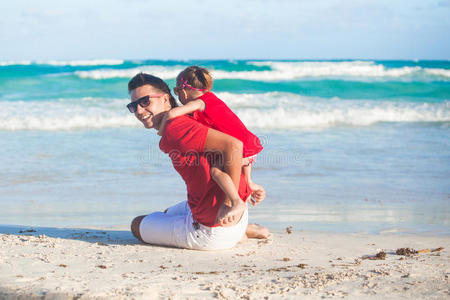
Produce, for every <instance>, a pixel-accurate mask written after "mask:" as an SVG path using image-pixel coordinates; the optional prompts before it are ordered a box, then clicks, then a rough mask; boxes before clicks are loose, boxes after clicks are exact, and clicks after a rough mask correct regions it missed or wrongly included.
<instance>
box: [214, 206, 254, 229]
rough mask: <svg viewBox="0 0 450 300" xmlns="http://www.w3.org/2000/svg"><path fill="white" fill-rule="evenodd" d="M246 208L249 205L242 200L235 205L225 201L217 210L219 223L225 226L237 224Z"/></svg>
mask: <svg viewBox="0 0 450 300" xmlns="http://www.w3.org/2000/svg"><path fill="white" fill-rule="evenodd" d="M246 209H247V205H245V204H244V202H242V201H239V202H238V203H237V204H236V205H235V206H228V205H226V204H225V203H224V204H222V206H220V208H219V211H218V212H217V223H219V224H220V225H222V226H223V227H228V226H233V225H236V224H237V223H238V222H239V221H240V220H241V217H242V214H243V213H244V211H245V210H246Z"/></svg>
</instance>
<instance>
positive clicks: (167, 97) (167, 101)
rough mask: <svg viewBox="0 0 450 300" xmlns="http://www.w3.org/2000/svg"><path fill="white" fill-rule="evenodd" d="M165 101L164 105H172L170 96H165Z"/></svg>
mask: <svg viewBox="0 0 450 300" xmlns="http://www.w3.org/2000/svg"><path fill="white" fill-rule="evenodd" d="M163 100H164V104H166V103H169V105H170V97H169V95H168V94H164V96H163Z"/></svg>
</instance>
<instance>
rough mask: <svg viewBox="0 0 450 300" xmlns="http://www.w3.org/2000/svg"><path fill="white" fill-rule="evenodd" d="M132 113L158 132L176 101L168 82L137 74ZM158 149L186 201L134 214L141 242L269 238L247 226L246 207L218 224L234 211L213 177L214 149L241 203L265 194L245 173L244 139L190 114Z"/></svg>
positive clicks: (224, 244) (169, 128)
mask: <svg viewBox="0 0 450 300" xmlns="http://www.w3.org/2000/svg"><path fill="white" fill-rule="evenodd" d="M128 91H129V92H130V96H131V103H130V104H128V108H129V110H130V112H133V113H134V114H135V116H136V118H137V119H138V120H139V121H141V122H142V123H143V125H144V126H145V128H148V129H150V128H153V129H155V130H157V131H158V130H160V125H161V120H162V118H163V117H164V114H166V113H167V112H168V111H169V110H170V109H171V108H172V107H174V106H176V101H175V99H174V98H173V96H172V95H171V93H170V89H169V87H168V86H167V84H166V83H165V82H164V81H163V80H161V79H160V78H158V77H155V76H152V75H149V74H143V73H140V74H137V75H136V76H135V77H133V78H132V79H131V80H130V82H129V83H128ZM159 147H160V149H161V150H162V151H163V152H165V153H167V154H168V155H169V157H170V158H171V160H172V163H173V166H174V168H175V170H176V171H177V172H178V173H179V174H180V175H181V177H182V178H183V180H184V181H185V183H186V187H187V196H188V201H187V202H186V201H185V202H182V203H179V204H177V205H175V206H173V207H170V208H168V209H167V210H166V211H165V212H155V213H152V214H149V215H147V216H139V217H136V218H135V219H134V220H133V221H132V224H131V231H132V233H133V234H134V236H135V237H137V238H138V239H139V240H141V241H143V242H146V243H150V244H157V245H166V246H174V247H180V248H188V249H198V250H216V249H227V248H232V247H233V246H234V245H236V244H237V243H238V242H239V241H241V240H242V239H244V240H245V239H246V238H247V237H251V238H267V237H268V236H269V231H268V230H267V228H264V227H261V226H258V225H248V210H247V209H246V210H245V211H244V213H243V214H242V215H241V216H240V217H239V218H235V219H232V218H230V219H228V220H224V221H223V223H222V224H218V222H217V220H216V217H217V215H218V213H219V211H220V212H221V213H222V215H224V214H223V212H224V211H225V212H226V211H227V210H229V209H230V204H231V203H227V202H226V201H225V195H224V193H223V191H222V190H221V189H220V187H219V186H218V185H217V184H216V183H215V182H214V180H212V179H211V176H210V173H209V172H210V163H211V162H212V160H214V159H216V156H215V155H212V154H211V153H217V152H218V153H220V154H221V159H222V161H223V168H224V172H225V173H227V174H228V175H229V176H230V177H231V180H232V181H233V183H234V184H235V186H236V189H237V190H238V193H239V196H240V198H241V199H242V201H243V202H247V200H248V199H249V198H250V197H251V196H252V195H253V199H254V201H255V202H256V203H259V202H261V201H262V200H264V198H265V192H264V190H263V189H262V188H261V189H260V190H256V191H251V190H250V188H249V186H248V183H247V182H246V181H245V177H244V175H243V174H242V172H241V160H242V143H241V142H240V141H239V140H237V139H235V138H234V137H231V136H229V135H227V134H224V133H222V132H219V131H217V130H214V129H211V128H208V127H205V126H204V125H202V124H200V123H198V122H196V121H195V120H193V119H192V118H190V117H189V116H180V117H177V118H174V119H172V120H169V121H168V122H167V123H166V126H165V128H164V129H163V130H162V137H161V140H160V143H159Z"/></svg>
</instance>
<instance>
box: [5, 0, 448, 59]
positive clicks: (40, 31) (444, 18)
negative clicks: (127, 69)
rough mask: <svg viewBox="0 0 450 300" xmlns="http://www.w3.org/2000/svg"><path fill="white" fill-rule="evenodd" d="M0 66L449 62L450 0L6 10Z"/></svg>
mask: <svg viewBox="0 0 450 300" xmlns="http://www.w3.org/2000/svg"><path fill="white" fill-rule="evenodd" d="M0 44H1V47H0V60H1V61H4V60H49V59H58V60H67V59H94V58H124V59H145V58H148V59H265V58H269V59H319V58H322V59H327V58H359V59H450V0H428V1H426V0H421V1H417V0H409V1H408V0H406V1H401V0H397V1H392V0H389V1H386V0H316V1H311V0H240V1H235V0H228V1H207V0H198V1H179V0H165V1H144V0H109V1H105V0H90V1H86V0H77V1H71V0H66V1H60V0H58V1H57V0H40V1H33V0H29V1H24V0H15V1H2V2H1V4H0Z"/></svg>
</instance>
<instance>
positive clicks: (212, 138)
mask: <svg viewBox="0 0 450 300" xmlns="http://www.w3.org/2000/svg"><path fill="white" fill-rule="evenodd" d="M242 150H243V145H242V142H241V141H240V140H238V139H236V138H234V137H232V136H230V135H228V134H225V133H223V132H220V131H217V130H215V129H212V128H209V129H208V135H207V136H206V141H205V152H220V153H222V156H223V168H224V171H225V173H227V174H228V175H229V176H230V177H231V180H232V181H233V184H234V186H235V187H236V189H239V181H240V177H241V161H242Z"/></svg>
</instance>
